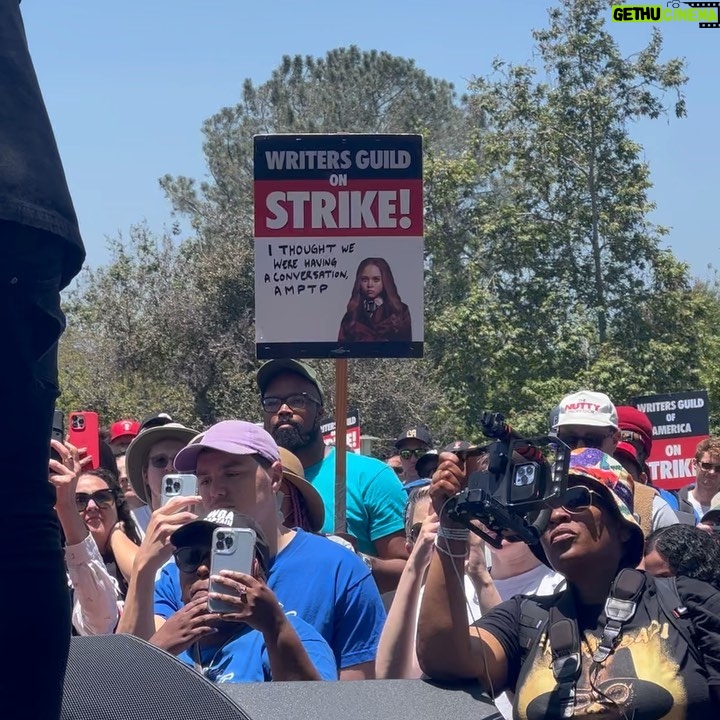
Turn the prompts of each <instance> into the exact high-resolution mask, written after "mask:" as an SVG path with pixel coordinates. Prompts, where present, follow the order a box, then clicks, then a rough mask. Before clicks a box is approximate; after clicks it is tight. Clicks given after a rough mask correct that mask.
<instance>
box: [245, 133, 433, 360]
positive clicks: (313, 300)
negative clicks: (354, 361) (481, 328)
mask: <svg viewBox="0 0 720 720" xmlns="http://www.w3.org/2000/svg"><path fill="white" fill-rule="evenodd" d="M254 142H255V146H254V163H255V164H254V167H255V171H254V173H255V185H254V190H255V340H256V350H257V356H258V358H261V359H268V358H277V357H296V358H297V357H306V358H308V357H316V358H352V357H421V356H422V349H423V335H424V327H423V283H424V264H423V189H422V138H421V137H420V136H419V135H340V134H338V135H258V136H256V137H255V138H254Z"/></svg>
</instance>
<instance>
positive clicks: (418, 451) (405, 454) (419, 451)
mask: <svg viewBox="0 0 720 720" xmlns="http://www.w3.org/2000/svg"><path fill="white" fill-rule="evenodd" d="M427 453H428V451H427V448H415V449H414V450H410V449H408V448H405V450H400V452H398V455H399V456H400V457H401V458H402V459H403V460H409V459H410V458H411V457H412V456H413V455H414V456H415V457H416V458H417V459H418V460H419V459H420V458H421V457H422V456H423V455H427Z"/></svg>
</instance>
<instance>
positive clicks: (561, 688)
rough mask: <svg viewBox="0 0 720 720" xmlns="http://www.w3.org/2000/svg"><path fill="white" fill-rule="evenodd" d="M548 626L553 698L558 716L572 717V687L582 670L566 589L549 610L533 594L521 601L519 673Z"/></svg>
mask: <svg viewBox="0 0 720 720" xmlns="http://www.w3.org/2000/svg"><path fill="white" fill-rule="evenodd" d="M546 628H547V633H548V639H549V642H550V649H551V651H552V666H551V667H552V671H553V676H554V677H555V682H556V683H557V685H556V688H555V691H554V693H555V697H556V699H557V701H558V702H559V704H560V711H561V716H562V717H564V718H570V717H573V713H574V710H575V686H576V684H577V681H578V678H579V677H580V672H581V669H582V664H581V651H580V633H579V630H578V626H577V620H576V618H575V607H574V603H573V600H572V596H571V594H570V593H569V591H567V592H564V593H563V594H562V595H560V597H559V598H558V600H557V602H556V604H555V605H553V606H552V607H551V608H550V609H549V610H548V609H547V608H545V607H544V606H542V605H541V604H540V603H538V601H537V600H536V599H535V598H534V597H527V598H524V599H523V600H522V602H521V604H520V628H519V633H518V640H519V643H520V648H521V653H522V654H521V659H520V667H521V675H522V668H523V667H524V665H525V664H526V663H525V661H526V660H527V659H528V656H529V655H530V652H531V650H532V649H533V648H534V647H535V646H536V645H537V642H538V639H539V637H540V635H541V633H542V632H543V631H544V630H545V629H546Z"/></svg>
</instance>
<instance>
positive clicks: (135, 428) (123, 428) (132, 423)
mask: <svg viewBox="0 0 720 720" xmlns="http://www.w3.org/2000/svg"><path fill="white" fill-rule="evenodd" d="M139 432H140V423H139V422H138V421H137V420H118V421H117V422H114V423H113V424H112V425H111V426H110V442H115V440H119V439H120V438H121V437H128V438H130V439H131V440H132V438H134V437H135V436H136V435H137V434H138V433H139Z"/></svg>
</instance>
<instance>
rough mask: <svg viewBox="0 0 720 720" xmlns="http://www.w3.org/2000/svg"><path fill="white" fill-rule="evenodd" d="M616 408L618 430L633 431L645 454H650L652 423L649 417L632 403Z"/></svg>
mask: <svg viewBox="0 0 720 720" xmlns="http://www.w3.org/2000/svg"><path fill="white" fill-rule="evenodd" d="M616 410H617V414H618V428H619V429H620V432H621V433H622V432H623V431H625V432H629V433H633V435H635V436H636V437H637V439H638V440H640V442H641V443H642V444H643V447H644V448H645V454H646V455H650V452H651V451H652V442H653V425H652V422H651V421H650V418H649V417H648V416H647V415H646V414H645V413H644V412H642V411H641V410H638V409H637V408H636V407H633V406H632V405H619V406H618V407H617V408H616Z"/></svg>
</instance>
